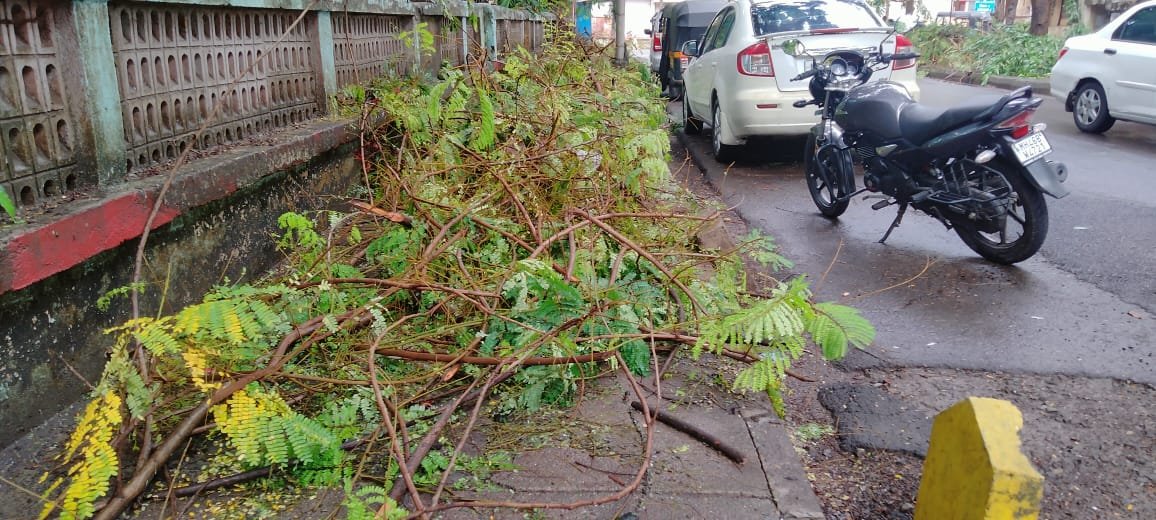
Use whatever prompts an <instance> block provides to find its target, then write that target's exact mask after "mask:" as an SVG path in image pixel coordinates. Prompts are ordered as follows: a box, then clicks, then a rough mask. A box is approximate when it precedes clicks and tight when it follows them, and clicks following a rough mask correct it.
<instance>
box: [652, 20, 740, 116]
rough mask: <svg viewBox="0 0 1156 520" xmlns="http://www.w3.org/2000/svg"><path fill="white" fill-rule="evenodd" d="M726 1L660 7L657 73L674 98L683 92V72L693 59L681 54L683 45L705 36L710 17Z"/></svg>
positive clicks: (663, 86) (663, 85)
mask: <svg viewBox="0 0 1156 520" xmlns="http://www.w3.org/2000/svg"><path fill="white" fill-rule="evenodd" d="M726 5H727V0H686V1H684V2H678V3H673V4H667V5H666V6H665V7H663V8H662V10H661V11H659V13H660V17H661V22H660V23H661V31H662V38H661V42H660V43H659V44H656V47H658V48H659V49H660V52H659V60H660V63H659V64H658V70H657V73H658V78H659V81H660V82H661V83H662V89H663V90H665V91H667V92H668V93H669V95H670V97H671V98H672V99H678V98H679V97H681V96H682V90H683V79H682V72H683V71H684V70H686V66H687V64H688V63H690V56H683V55H682V52H681V49H682V45H683V44H685V43H686V42H688V41H690V40H697V39H700V38H702V35H703V34H704V33H706V28H707V26H708V25H710V22H711V20H713V19H714V17H715V15H716V14H718V12H719V10H721V9H722V8H723V7H726Z"/></svg>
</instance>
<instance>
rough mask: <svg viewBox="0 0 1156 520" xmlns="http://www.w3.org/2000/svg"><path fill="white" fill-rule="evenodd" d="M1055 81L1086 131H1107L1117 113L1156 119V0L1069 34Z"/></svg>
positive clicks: (1122, 116) (1056, 92)
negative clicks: (1093, 27) (1084, 31)
mask: <svg viewBox="0 0 1156 520" xmlns="http://www.w3.org/2000/svg"><path fill="white" fill-rule="evenodd" d="M1051 87H1052V95H1053V96H1055V97H1057V98H1060V99H1061V100H1063V101H1064V108H1066V109H1067V110H1068V112H1072V118H1073V119H1075V121H1076V127H1077V128H1079V129H1080V130H1082V131H1084V132H1089V133H1100V132H1104V131H1106V130H1108V129H1109V128H1112V125H1113V124H1115V123H1116V120H1117V119H1125V120H1128V121H1136V122H1140V123H1150V124H1156V0H1150V1H1147V2H1141V3H1139V4H1136V5H1135V6H1132V8H1131V9H1129V10H1127V11H1125V12H1124V14H1122V15H1120V16H1119V17H1117V18H1116V19H1115V20H1113V21H1112V22H1110V23H1109V24H1108V25H1106V26H1104V27H1103V28H1102V29H1100V30H1099V31H1096V32H1094V33H1092V34H1085V35H1083V36H1076V37H1073V38H1068V41H1066V42H1064V48H1063V49H1062V50H1060V59H1059V60H1058V61H1056V64H1055V66H1053V67H1052V80H1051Z"/></svg>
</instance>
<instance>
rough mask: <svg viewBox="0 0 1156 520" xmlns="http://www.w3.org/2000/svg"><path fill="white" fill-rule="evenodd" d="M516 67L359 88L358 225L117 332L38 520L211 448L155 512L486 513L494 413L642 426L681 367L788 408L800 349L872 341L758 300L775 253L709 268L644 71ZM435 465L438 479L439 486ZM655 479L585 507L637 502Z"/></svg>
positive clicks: (115, 502)
mask: <svg viewBox="0 0 1156 520" xmlns="http://www.w3.org/2000/svg"><path fill="white" fill-rule="evenodd" d="M498 65H499V66H498V69H499V70H496V71H495V70H493V65H492V63H491V64H475V65H473V66H469V67H464V68H461V69H451V70H445V71H443V73H442V75H441V77H440V78H439V79H438V80H437V81H436V82H432V83H430V82H419V81H416V80H388V81H387V80H382V81H381V82H379V83H378V84H375V85H373V86H372V87H366V88H360V87H359V88H351V89H348V90H347V91H346V92H345V93H344V94H345V95H344V98H345V103H346V105H347V108H349V109H350V110H351V111H352V112H353V113H356V114H357V115H358V120H359V121H360V125H361V126H360V129H361V132H360V134H361V143H362V146H361V149H360V153H359V158H360V160H361V164H362V173H363V180H364V185H363V186H361V187H359V188H358V189H357V190H355V192H356V193H357V197H356V198H354V199H351V200H350V201H349V209H348V211H345V212H323V213H319V214H309V215H302V214H295V213H288V214H285V215H283V216H282V217H281V219H280V221H279V224H280V226H281V231H280V234H279V241H280V242H279V245H280V246H281V248H282V249H283V250H284V251H285V252H286V262H285V266H284V268H283V269H282V270H280V271H278V273H276V275H270V276H269V277H268V278H267V279H265V280H263V281H261V282H257V283H252V284H245V285H233V286H228V287H219V288H218V289H216V290H215V291H213V292H212V293H211V294H209V295H207V296H206V297H205V299H204V301H203V302H202V303H200V304H197V305H193V306H190V307H188V308H185V309H183V310H181V311H180V312H177V313H176V314H173V315H170V316H162V317H158V318H140V319H135V320H131V321H129V322H127V323H124V324H122V325H120V326H118V327H116V328H114V329H112V330H111V331H110V334H112V335H113V336H114V337H115V338H116V341H117V344H116V348H115V349H113V351H112V355H111V359H110V361H109V364H108V367H107V369H106V371H105V374H104V376H103V378H102V380H101V382H100V383H99V385H98V386H97V388H96V390H95V391H94V393H93V396H92V398H91V402H90V404H89V406H88V407H87V409H86V410H85V412H84V413H83V414H82V416H81V418H80V422H79V425H78V426H77V429H76V432H75V434H74V435H73V436H72V439H71V440H70V442H69V443H68V445H67V446H66V450H65V453H64V455H63V457H64V462H65V465H64V468H65V469H64V470H63V471H62V472H59V474H53V475H50V476H51V477H53V482H55V483H54V484H52V486H51V488H50V490H49V493H48V494H47V495H46V496H48V497H50V504H49V505H48V507H47V508H46V510H45V514H46V515H51V514H53V513H54V512H55V513H59V514H60V515H61V516H62V517H66V518H87V517H90V516H95V517H97V518H106V519H107V518H114V517H116V516H117V515H119V514H120V513H121V512H122V511H124V510H125V508H126V507H128V506H129V505H130V504H131V503H132V502H133V501H134V500H136V499H137V498H138V497H139V496H140V495H141V494H142V493H143V492H145V491H146V489H148V488H149V486H150V485H151V484H152V483H153V481H154V480H155V479H156V477H157V475H158V472H159V471H160V470H161V469H162V468H165V467H169V466H173V465H175V464H177V462H178V461H179V460H180V459H181V458H182V457H184V456H185V455H187V453H188V452H189V451H190V449H189V447H190V446H192V447H194V448H196V447H198V446H205V445H213V446H216V449H215V450H212V451H213V452H214V453H215V454H216V455H215V457H216V460H217V461H219V462H220V461H223V462H221V463H219V464H216V465H210V467H215V468H217V470H216V472H215V473H204V474H200V475H194V476H193V477H191V479H192V481H193V482H181V481H179V480H172V481H170V482H168V483H167V486H161V487H160V488H159V489H160V491H159V494H162V495H170V496H174V497H175V496H190V495H196V494H199V493H206V492H209V491H210V490H211V489H213V488H216V487H220V486H224V485H230V484H235V483H237V482H240V481H244V480H248V479H252V478H260V477H265V476H268V475H271V474H272V475H277V476H278V477H280V478H283V479H286V480H287V481H289V482H291V483H293V484H295V485H301V486H327V487H344V489H345V490H346V491H347V496H346V501H345V505H346V510H347V512H348V514H349V516H350V517H362V516H366V515H371V514H372V513H374V512H375V510H376V513H377V514H380V515H384V516H386V517H388V518H402V517H405V516H406V515H410V514H413V515H425V514H427V513H430V512H433V511H438V510H442V509H446V508H451V507H460V506H462V505H469V506H471V507H477V506H485V505H486V504H479V503H478V502H470V503H468V504H458V503H454V502H452V501H450V502H448V503H447V502H446V499H445V496H446V493H444V490H445V486H446V484H447V481H448V479H449V476H450V474H451V473H452V471H453V469H454V467H455V464H457V463H458V462H459V461H460V460H462V457H463V455H462V454H461V448H462V443H463V442H464V439H465V438H467V437H468V436H469V432H470V431H471V430H472V429H473V428H474V427H475V424H476V422H477V420H478V418H479V416H480V415H481V414H483V413H489V414H506V415H509V414H518V413H526V412H532V411H534V410H537V409H539V408H541V407H544V406H565V405H567V404H570V403H571V402H572V400H573V399H574V397H575V395H576V394H577V392H578V388H579V386H580V382H581V381H583V380H585V379H586V378H589V377H592V376H593V375H596V374H603V373H606V372H607V370H608V369H616V370H622V371H623V372H624V373H625V374H626V376H627V377H628V379H629V380H630V381H631V382H632V386H633V388H634V389H635V391H636V392H637V393H638V401H639V402H640V403H646V399H644V398H643V396H642V392H641V390H640V387H639V385H638V384H637V383H634V381H635V379H634V378H635V377H642V376H657V373H659V372H661V370H662V369H661V368H660V366H659V365H660V364H659V363H658V356H659V354H660V353H664V352H665V353H669V352H671V351H672V350H675V349H678V348H679V347H681V346H687V347H688V348H687V353H688V354H691V355H694V356H698V355H699V354H701V353H702V352H703V351H709V352H713V353H716V354H720V355H727V356H730V357H733V358H736V359H740V360H743V361H746V362H748V363H749V366H748V367H747V368H746V369H745V370H744V371H742V372H741V373H740V374H739V375H738V376H737V378H736V380H735V381H734V387H735V389H737V390H754V391H760V392H766V393H767V395H768V396H769V397H770V399H771V400H772V402H773V403H775V404H776V406H777V407H780V409H781V405H782V400H781V394H780V391H781V388H782V385H783V380H784V378H785V374H786V373H787V370H788V369H789V367H790V364H791V361H792V360H793V359H796V358H797V357H798V356H800V355H801V354H802V352H803V350H804V348H805V346H806V345H807V338H810V339H812V340H813V341H814V342H815V343H816V344H818V345H819V347H820V348H821V349H822V351H823V353H824V355H825V356H826V357H828V358H835V357H839V356H842V355H843V353H845V352H846V349H847V348H848V345H860V346H861V345H864V344H866V343H869V342H870V341H871V340H872V337H873V335H874V331H873V329H872V328H871V326H870V325H869V324H868V323H867V322H866V321H865V320H863V319H862V318H861V317H859V315H858V314H857V313H856V312H855V311H854V310H853V309H850V308H847V307H842V306H838V305H834V304H827V303H815V302H813V301H812V300H811V297H810V293H809V291H808V289H807V284H806V282H805V280H803V279H801V278H796V279H792V280H786V281H783V282H781V283H779V284H778V286H777V287H775V288H774V289H773V290H772V291H770V292H769V293H768V294H752V293H751V292H749V291H748V290H747V286H746V279H745V275H744V271H743V265H742V261H741V259H740V256H741V255H749V257H751V258H755V259H757V260H760V261H762V262H765V263H778V264H780V265H782V264H785V262H786V261H785V260H784V259H782V258H781V257H779V256H778V255H776V254H775V253H774V251H773V248H772V247H771V243H770V240H769V239H768V238H766V237H760V236H753V237H751V238H750V240H748V241H747V242H745V243H743V244H742V245H740V246H739V247H738V248H737V249H736V250H735V251H725V252H724V251H704V250H701V249H699V248H697V247H696V246H695V241H694V235H695V231H696V230H697V229H699V228H700V227H701V226H703V225H705V224H706V223H707V222H708V221H709V220H710V219H711V218H713V217H703V216H695V215H700V214H702V212H701V211H698V210H697V208H696V207H695V203H694V201H693V200H692V199H691V198H690V197H688V196H687V195H686V194H685V193H684V192H683V191H682V190H680V189H678V187H677V186H676V185H675V183H673V182H672V180H671V179H670V172H669V169H668V167H667V155H668V153H669V140H668V134H667V117H666V113H665V107H664V106H663V103H662V102H661V100H660V98H659V96H658V92H657V89H656V87H655V85H653V84H652V83H651V82H650V81H649V78H648V76H647V74H646V71H645V70H640V69H632V68H619V67H615V66H613V65H612V64H611V63H610V60H608V59H606V58H605V57H604V56H603V55H602V54H601V53H599V52H597V51H596V50H592V49H589V48H586V47H583V46H582V45H581V44H580V43H578V42H576V41H574V40H572V39H570V38H567V37H559V36H553V37H552V38H551V41H550V42H549V43H548V44H547V46H546V50H545V51H544V52H543V53H542V55H540V56H533V55H530V54H528V53H526V52H518V53H515V54H513V55H510V56H507V57H505V59H504V60H503V61H502V62H501V63H499V64H498ZM705 264H710V265H711V266H712V272H713V273H714V274H713V277H712V278H711V279H709V280H707V279H703V277H702V276H700V267H702V266H703V265H705ZM642 407H643V408H645V406H642ZM643 412H644V413H645V414H646V417H647V418H648V420H650V421H652V420H653V417H654V414H653V413H652V411H651V410H647V409H644V410H643ZM451 425H453V426H454V428H453V431H454V432H455V435H456V437H457V438H456V439H452V440H451V442H449V443H448V444H447V443H444V442H442V441H443V440H444V438H445V437H446V436H447V435H448V433H447V432H449V431H450V429H449V426H451ZM650 430H651V429H650V428H648V429H647V431H648V432H649V431H650ZM197 439H204V442H194V441H196V440H197ZM647 446H648V447H647V449H646V451H647V454H644V455H647V456H648V453H649V443H647ZM192 451H195V450H192ZM435 452H436V453H437V454H438V457H439V460H440V461H442V462H440V463H439V464H423V461H427V460H428V457H430V455H431V453H435ZM646 466H647V465H646V464H645V463H644V464H642V465H641V466H640V468H639V470H638V475H637V478H635V479H634V481H633V482H631V483H628V484H627V485H626V486H624V487H623V489H622V490H621V491H619V492H618V493H615V494H613V495H608V496H606V497H602V498H600V499H596V500H592V501H589V502H587V503H589V504H595V503H601V502H606V501H611V500H616V499H617V498H620V497H621V496H625V495H626V494H629V493H630V492H632V491H633V489H634V488H635V487H636V486H637V485H638V484H639V483H640V482H641V479H642V476H643V474H644V472H645V468H646ZM372 472H376V473H372ZM371 473H372V474H371ZM374 482H385V483H387V484H386V485H385V486H379V485H376V484H373V483H374ZM399 504H404V505H405V508H404V509H403V506H402V505H399ZM500 505H502V506H510V507H568V508H572V507H575V506H576V505H581V504H517V503H502V504H500ZM411 511H412V512H411Z"/></svg>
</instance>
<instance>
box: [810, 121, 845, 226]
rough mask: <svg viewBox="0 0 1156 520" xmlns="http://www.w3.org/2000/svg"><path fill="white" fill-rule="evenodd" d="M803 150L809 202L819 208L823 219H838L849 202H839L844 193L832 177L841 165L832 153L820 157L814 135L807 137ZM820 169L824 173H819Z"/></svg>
mask: <svg viewBox="0 0 1156 520" xmlns="http://www.w3.org/2000/svg"><path fill="white" fill-rule="evenodd" d="M804 150H806V152H805V155H804V156H803V166H804V171H805V172H806V173H805V176H806V178H807V191H809V192H811V200H813V201H815V207H816V208H819V213H821V214H822V215H823V216H824V217H827V218H838V217H839V215H842V214H843V212H844V211H847V204H848V203H849V202H850V201H849V200H847V199H843V200H839V198H840V197H842V196H844V195H846V193H843V190H842V189H841V188H840V187H839V181H838V179H837V178H836V176H835V175H833V173H834V172H837V171H840V170H839V169H840V168H842V166H841V164H842V163H841V162H840V159H839V157H838V155H836V154H835V153H833V151H831V152H829V153H823V154H822V155H823V156H822V157H820V150H821V148H820V147H819V142H818V140H817V139H816V138H815V134H811V135H810V136H808V137H807V146H806V148H804ZM820 168H822V169H823V170H824V171H820Z"/></svg>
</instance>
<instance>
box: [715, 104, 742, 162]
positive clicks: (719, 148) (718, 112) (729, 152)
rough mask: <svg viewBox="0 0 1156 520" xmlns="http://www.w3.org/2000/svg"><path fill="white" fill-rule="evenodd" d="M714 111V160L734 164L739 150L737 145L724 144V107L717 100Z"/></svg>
mask: <svg viewBox="0 0 1156 520" xmlns="http://www.w3.org/2000/svg"><path fill="white" fill-rule="evenodd" d="M712 105H714V109H713V110H712V111H711V113H712V116H713V117H711V120H710V124H711V140H710V141H711V147H712V148H713V149H714V158H715V160H717V161H718V162H721V163H727V164H729V163H732V162H734V161H735V157H736V156H737V155H738V151H739V148H740V147H738V146H735V145H730V144H723V142H722V107H720V106H719V104H718V100H715V102H714V103H712Z"/></svg>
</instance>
